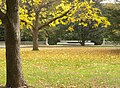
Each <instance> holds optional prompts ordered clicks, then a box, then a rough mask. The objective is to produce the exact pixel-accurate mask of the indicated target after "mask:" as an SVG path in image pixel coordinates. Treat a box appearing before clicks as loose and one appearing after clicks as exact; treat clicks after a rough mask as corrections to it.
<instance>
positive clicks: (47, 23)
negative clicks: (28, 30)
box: [38, 9, 71, 30]
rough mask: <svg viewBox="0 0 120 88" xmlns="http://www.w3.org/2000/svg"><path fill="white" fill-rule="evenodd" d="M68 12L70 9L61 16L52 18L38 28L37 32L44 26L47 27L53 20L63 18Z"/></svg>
mask: <svg viewBox="0 0 120 88" xmlns="http://www.w3.org/2000/svg"><path fill="white" fill-rule="evenodd" d="M70 10H71V9H69V10H68V11H66V12H65V13H63V14H61V15H60V16H58V17H55V18H53V19H52V20H50V21H48V22H46V23H44V24H43V25H41V26H39V28H38V30H40V29H42V28H43V27H45V26H48V25H49V24H50V23H52V22H54V21H55V20H57V19H59V18H62V17H63V16H65V15H66V14H67V13H69V12H70Z"/></svg>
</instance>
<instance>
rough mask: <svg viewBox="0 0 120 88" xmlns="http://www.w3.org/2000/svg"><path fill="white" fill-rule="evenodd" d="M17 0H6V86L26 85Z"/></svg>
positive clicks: (12, 87)
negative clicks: (22, 64)
mask: <svg viewBox="0 0 120 88" xmlns="http://www.w3.org/2000/svg"><path fill="white" fill-rule="evenodd" d="M18 3H19V0H6V5H7V12H6V22H5V28H6V69H7V73H6V75H7V77H6V78H7V82H6V87H7V88H18V87H23V86H26V82H25V80H24V77H23V73H22V66H21V58H20V30H19V10H18Z"/></svg>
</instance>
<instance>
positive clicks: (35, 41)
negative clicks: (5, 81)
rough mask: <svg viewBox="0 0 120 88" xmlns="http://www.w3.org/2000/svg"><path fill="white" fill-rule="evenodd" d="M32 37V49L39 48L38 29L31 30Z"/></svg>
mask: <svg viewBox="0 0 120 88" xmlns="http://www.w3.org/2000/svg"><path fill="white" fill-rule="evenodd" d="M32 37H33V50H39V48H38V46H39V45H38V31H37V30H33V33H32Z"/></svg>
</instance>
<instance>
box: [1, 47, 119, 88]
mask: <svg viewBox="0 0 120 88" xmlns="http://www.w3.org/2000/svg"><path fill="white" fill-rule="evenodd" d="M21 58H22V63H23V72H24V77H25V79H26V81H27V83H28V84H29V85H31V86H34V87H35V88H120V47H62V48H60V47H53V48H40V50H39V51H32V49H31V48H22V49H21ZM0 85H5V49H0Z"/></svg>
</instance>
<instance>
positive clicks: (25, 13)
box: [20, 0, 75, 50]
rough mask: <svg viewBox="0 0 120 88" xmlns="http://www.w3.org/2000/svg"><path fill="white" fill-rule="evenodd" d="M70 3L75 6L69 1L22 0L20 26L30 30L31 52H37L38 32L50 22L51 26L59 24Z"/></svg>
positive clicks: (70, 6) (67, 11) (70, 5)
mask: <svg viewBox="0 0 120 88" xmlns="http://www.w3.org/2000/svg"><path fill="white" fill-rule="evenodd" d="M72 3H73V5H75V2H71V1H70V0H37V1H36V0H23V2H22V4H21V8H20V11H21V12H20V17H21V26H22V27H23V26H26V27H27V28H28V29H30V31H31V33H32V37H33V50H38V31H39V30H42V29H43V28H44V27H45V26H48V25H50V24H51V23H52V22H55V23H52V26H53V25H57V24H59V22H58V19H60V18H62V17H65V16H66V15H67V13H69V11H70V10H71V9H72V7H73V5H72ZM26 18H27V19H26ZM61 22H62V23H64V22H63V21H61Z"/></svg>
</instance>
